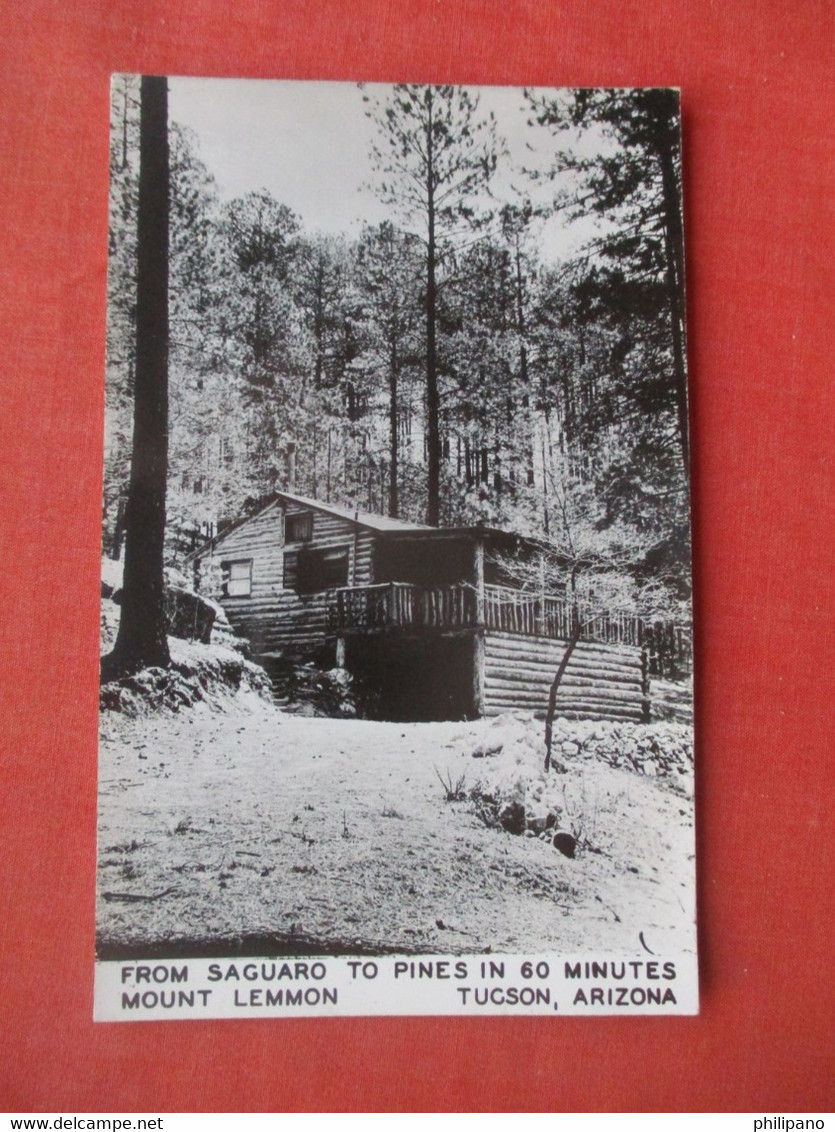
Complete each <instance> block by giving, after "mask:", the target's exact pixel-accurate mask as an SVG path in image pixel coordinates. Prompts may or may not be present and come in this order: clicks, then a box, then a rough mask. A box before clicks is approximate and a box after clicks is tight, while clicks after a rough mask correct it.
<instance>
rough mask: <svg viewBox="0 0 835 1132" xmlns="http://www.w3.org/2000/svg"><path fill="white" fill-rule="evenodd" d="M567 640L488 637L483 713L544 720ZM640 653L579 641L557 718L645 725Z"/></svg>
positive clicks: (559, 699) (644, 682)
mask: <svg viewBox="0 0 835 1132" xmlns="http://www.w3.org/2000/svg"><path fill="white" fill-rule="evenodd" d="M566 647H567V642H566V641H558V640H547V639H545V638H543V637H529V636H522V635H521V634H515V633H492V632H489V631H488V632H487V633H486V634H485V639H484V685H483V687H484V691H483V697H484V700H483V702H484V714H485V715H501V714H502V712H506V711H518V710H525V711H533V712H536V713H537V715H542V716H544V715H545V712H546V710H547V708H548V695H549V692H550V688H551V682H552V680H553V679H554V674H555V673H556V670H557V668H558V666H559V663H560V660H561V659H562V656H563V654H564V652H565V649H566ZM645 667H646V666H645V660H644V656H643V653H642V651H641V650H640V649H638V648H635V647H632V646H628V645H610V644H601V643H598V642H596V641H580V642H579V643H578V644H577V646H576V648H575V649H574V652H573V653H572V656H571V660H570V661H569V664H568V667H567V669H566V671H565V675H564V676H563V679H562V683H561V684H560V688H559V692H558V694H557V715H558V716H565V717H567V718H568V719H614V720H618V719H621V720H632V721H634V722H641V721H642V720H645V719H646V717H647V712H648V699H647V697H648V685H647V680H646V672H645Z"/></svg>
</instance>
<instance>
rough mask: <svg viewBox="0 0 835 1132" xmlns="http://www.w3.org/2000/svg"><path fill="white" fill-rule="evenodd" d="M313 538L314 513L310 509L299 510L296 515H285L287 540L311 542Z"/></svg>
mask: <svg viewBox="0 0 835 1132" xmlns="http://www.w3.org/2000/svg"><path fill="white" fill-rule="evenodd" d="M312 538H313V515H312V513H311V512H310V511H299V512H298V513H297V514H295V515H285V516H284V541H285V542H310V540H311V539H312Z"/></svg>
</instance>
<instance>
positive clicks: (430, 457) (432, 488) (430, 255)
mask: <svg viewBox="0 0 835 1132" xmlns="http://www.w3.org/2000/svg"><path fill="white" fill-rule="evenodd" d="M431 97H432V95H431V92H430V94H429V98H430V103H429V124H428V129H427V131H426V200H427V215H428V237H429V239H428V246H427V251H426V478H427V491H426V522H427V524H428V525H429V526H430V527H437V525H438V521H439V518H440V512H441V435H440V398H439V396H438V369H437V355H436V344H435V321H436V315H437V312H436V308H437V297H438V296H437V287H436V282H435V266H436V265H435V257H436V248H435V166H434V161H433V152H432V144H433V138H432V103H431Z"/></svg>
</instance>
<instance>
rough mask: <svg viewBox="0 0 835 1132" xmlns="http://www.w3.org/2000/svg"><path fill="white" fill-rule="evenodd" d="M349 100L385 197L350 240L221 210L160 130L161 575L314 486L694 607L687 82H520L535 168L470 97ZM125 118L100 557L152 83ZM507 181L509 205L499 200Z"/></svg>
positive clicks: (252, 197) (116, 452)
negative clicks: (257, 513) (565, 241)
mask: <svg viewBox="0 0 835 1132" xmlns="http://www.w3.org/2000/svg"><path fill="white" fill-rule="evenodd" d="M349 93H353V95H354V96H356V97H358V98H364V99H365V105H366V111H367V114H368V116H369V118H370V120H371V121H372V122H373V124H374V127H375V129H374V136H375V142H374V144H373V147H372V151H371V153H370V155H369V159H370V163H371V167H372V169H373V171H374V175H373V177H372V178H371V181H370V183H369V185H368V188H367V191H368V192H369V193H373V194H376V195H377V197H378V199H379V200H380V201H381V202H383V203H385V205H386V206H387V207H388V208H389V212H390V218H389V219H387V220H385V221H384V222H382V223H379V224H377V225H374V226H372V225H366V226H365V227H364V228H363V229H362V231H361V232H360V233H359V234H358V235H357V234H355V233H353V234H351V233H347V232H346V233H345V234H344V235H341V236H340V235H334V234H322V233H320V232H318V231H313V230H310V229H308V228H307V227H306V225H305V217H304V216H303V215H298V214H297V213H296V212H294V211H293V210H292V209H291V208H290V207H288V206H287V204H285V203H284V202H282V201H280V200H277V199H274V197H273V196H272V195H271V194H270V193H268V192H267V191H257V192H248V193H246V194H245V195H242V196H240V197H238V198H236V199H223V198H222V196H221V194H220V193H219V192H218V190H217V187H216V185H215V181H214V178H213V176H212V173H211V172H210V170H209V169H208V168H207V166H206V164H204V162H203V160H201V155H200V145H199V139H198V138H197V137H196V135H194V134H193V133H191V132H190V131H189V130H187V129H184V128H182V127H180V126H179V125H177V124H176V122H169V130H168V137H169V147H170V193H169V200H170V216H169V253H168V254H169V267H168V281H169V297H168V311H169V326H170V338H169V358H168V366H169V369H168V372H169V446H168V488H167V505H166V506H167V544H166V545H167V554H168V558H169V560H170V562H171V563H172V564H175V565H176V564H177V562H178V560H179V559H180V558H181V556H182V554H183V552H184V550H185V549H188V548H190V547H191V546H192V545H193V544H194V540H195V538H197V537H199V536H200V535H201V534H202V535H208V534H213V533H215V532H216V531H217V530H218V528H219V527H222V526H223V524H225V523H228V522H229V521H231V520H234V519H236V518H239V517H241V516H242V515H245V514H247V513H249V512H251V511H252V510H254V509H255V508H257V506H258V504H259V501H261V500H263V499H264V498H265V497H268V496H269V494H270V493H271V492H273V491H275V490H282V489H284V490H295V491H297V492H298V493H300V494H303V495H306V496H310V497H313V498H317V499H320V500H322V501H328V502H333V503H341V504H347V505H349V506H351V507H355V508H357V509H360V510H365V511H372V512H378V513H380V514H387V515H391V516H393V517H400V518H404V519H409V520H415V521H419V522H428V523H430V524H433V525H435V524H440V525H443V526H447V525H465V524H475V523H485V524H487V525H489V526H492V527H500V528H504V529H507V530H513V531H517V532H519V533H522V534H526V535H530V536H534V537H536V538H539V539H542V540H543V541H544V542H545V543H546V544H547V545H548V546H549V547H551V548H552V549H555V550H557V551H559V552H560V554H559V558H558V562H559V563H560V564H561V565H560V566H559V567H558V569H563V570H568V571H569V572H570V574H571V582H572V585H573V586H574V587H575V588H580V587H584V588H586V589H590V590H593V591H596V593H597V596H598V599H600V598H605V600H607V601H608V602H609V603H610V604H613V605H617V606H619V607H622V608H631V609H633V610H636V611H637V612H639V613H642V614H645V615H652V616H665V617H669V616H673V617H679V616H685V617H688V618H689V612H688V611H687V604H688V601H689V592H690V589H689V500H688V476H687V462H688V443H687V394H686V366H685V334H684V325H685V319H684V308H683V239H682V229H681V212H680V198H681V183H680V182H681V172H680V147H679V143H680V136H679V116H678V109H679V108H678V97H677V94H676V93H675V92H672V91H668V90H638V91H617V90H601V91H589V90H586V91H553V92H542V91H533V92H523V91H521V90H520V91H519V92H518V97H519V103H520V106H522V107H524V108H525V111H526V113H527V119H528V130H529V132H530V138H531V147H532V148H534V147H535V148H536V149H537V150H538V151H540V152H546V153H549V154H550V155H551V157H550V159H549V161H548V162H546V163H545V164H544V165H543V163H542V162H540V163H539V167H538V168H537V170H536V171H535V172H534V171H527V170H525V169H524V168H514V169H513V170H509V169H508V163H509V162H510V156H509V152H508V149H507V147H506V145H505V144H504V142H503V139H502V137H501V130H500V123H497V122H496V121H495V120H494V118H493V116H492V115H491V114H488V113H486V112H483V111H482V110H481V109H480V106H479V97H478V94H477V92H475V91H474V90H467V89H464V88H456V87H426V86H396V87H385V88H367V89H366V90H365V91H362V92H360V91H357V90H355V89H353V88H350V91H349ZM346 96H347V95H346ZM111 131H112V132H111V136H112V149H111V200H110V270H109V281H108V285H109V308H108V309H109V320H108V342H107V358H108V375H107V439H106V449H105V461H106V468H105V498H104V545H105V551H106V552H107V553H111V554H113V555H114V556H118V551H119V549H120V543H121V539H122V533H123V527H124V509H125V500H126V495H127V485H128V480H129V469H130V456H131V442H132V411H133V393H134V374H135V367H136V285H137V280H136V263H137V202H138V185H139V80H138V79H136V78H134V77H131V76H120V77H118V78H117V79H116V80H115V81H114V85H113V101H112V121H111ZM589 138H591V139H593V140H595V139H596V145H590V144H582V143H584V142H585V143H588V139H589ZM265 144H268V143H267V142H266V141H265ZM501 175H503V176H504V183H505V184H506V183H508V179H510V180H512V182H513V185H514V192H515V199H513V200H510V201H509V200H508V194H507V193H506V192H505V193H504V194H503V196H502V197H501V198H499V197H498V196H496V195H494V194H493V192H492V191H491V188H492V185H493V183H494V181H495V179H496V178H497V176H501ZM543 186H553V189H552V190H550V189H549V192H548V193H544V192H543ZM546 199H547V204H544V203H543V202H544V201H545V200H546ZM557 210H559V211H560V212H561V213H562V214H563V215H564V216H565V217H567V218H571V217H578V216H584V217H589V216H595V217H597V218H599V223H598V225H597V226H596V228H595V229H594V235H593V237H592V238H591V239H589V240H588V241H586V242H585V244H584V245H583V247H582V248H581V249H580V250H579V251H574V252H572V253H571V254H570V255H568V256H566V257H564V258H563V259H561V260H557V259H554V258H547V259H546V258H545V257H544V256H543V255H542V239H541V233H542V226H543V224H545V223H547V222H548V219H549V217H551V216H553V214H554V212H555V211H557ZM520 569H521V567H520ZM521 581H522V584H524V578H522V579H521Z"/></svg>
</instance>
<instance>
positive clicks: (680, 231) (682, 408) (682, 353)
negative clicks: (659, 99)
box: [659, 144, 690, 481]
mask: <svg viewBox="0 0 835 1132" xmlns="http://www.w3.org/2000/svg"><path fill="white" fill-rule="evenodd" d="M659 156H660V161H661V184H662V189H663V194H664V244H665V252H666V260H667V271H666V276H667V279H666V283H667V295H668V299H669V303H670V323H671V328H672V339H673V376H674V379H675V393H676V412H677V415H678V428H679V435H680V437H681V457H682V462H683V464H684V478H685V480H688V481H689V478H690V434H689V422H688V416H687V357H686V327H685V310H684V227H683V225H682V223H681V211H680V198H679V191H678V180H677V178H676V172H675V162H674V155H673V153H672V151H671V149H670V148H669V147H668V146H667V145H665V144H662V147H661V150H660V154H659Z"/></svg>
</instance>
